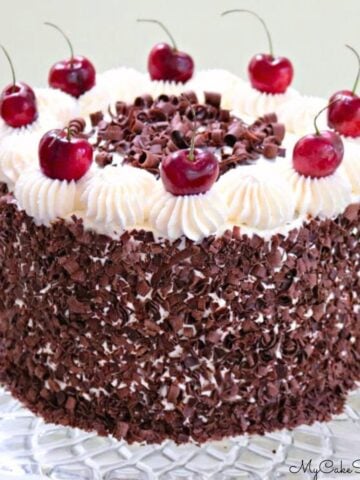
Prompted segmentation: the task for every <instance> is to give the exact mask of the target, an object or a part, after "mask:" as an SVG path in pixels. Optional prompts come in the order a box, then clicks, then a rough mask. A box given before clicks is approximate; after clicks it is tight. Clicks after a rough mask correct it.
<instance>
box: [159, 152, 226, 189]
mask: <svg viewBox="0 0 360 480" xmlns="http://www.w3.org/2000/svg"><path fill="white" fill-rule="evenodd" d="M193 153H194V155H193V158H192V157H191V150H190V149H187V150H177V151H176V152H173V153H172V154H170V155H169V156H168V157H166V158H165V160H163V162H162V164H161V179H162V181H163V183H164V186H165V189H166V190H167V191H168V192H170V193H172V194H173V195H196V194H199V193H205V192H207V191H208V190H210V188H211V187H212V185H213V184H214V183H215V181H216V179H217V177H218V176H219V162H218V160H217V158H216V157H215V155H213V154H212V153H211V152H210V151H209V150H197V149H196V150H194V152H193Z"/></svg>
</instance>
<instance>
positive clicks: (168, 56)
mask: <svg viewBox="0 0 360 480" xmlns="http://www.w3.org/2000/svg"><path fill="white" fill-rule="evenodd" d="M138 22H147V23H155V24H157V25H159V26H160V27H161V28H162V29H163V30H164V32H165V33H166V34H167V36H168V37H169V39H170V42H171V45H169V44H168V43H157V44H156V45H155V46H154V47H153V48H152V49H151V51H150V54H149V58H148V71H149V74H150V77H151V80H163V81H170V82H177V83H186V82H187V81H188V80H190V79H191V78H192V76H193V74H194V61H193V59H192V57H191V56H190V55H189V54H188V53H185V52H181V51H180V50H179V49H178V48H177V45H176V42H175V40H174V37H173V36H172V34H171V32H170V31H169V30H168V28H167V27H166V26H165V25H164V24H163V23H162V22H160V21H159V20H154V19H147V18H139V19H138Z"/></svg>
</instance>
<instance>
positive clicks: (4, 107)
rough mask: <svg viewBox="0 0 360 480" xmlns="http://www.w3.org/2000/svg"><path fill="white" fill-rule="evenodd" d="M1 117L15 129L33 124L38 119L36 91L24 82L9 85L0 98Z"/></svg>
mask: <svg viewBox="0 0 360 480" xmlns="http://www.w3.org/2000/svg"><path fill="white" fill-rule="evenodd" d="M0 115H1V118H2V119H3V120H4V122H5V123H6V124H7V125H9V126H10V127H13V128H21V127H25V126H26V125H30V124H31V123H33V122H34V121H35V120H36V119H37V118H38V110H37V106H36V97H35V93H34V90H33V89H32V88H31V87H29V85H27V84H26V83H22V82H16V83H15V84H11V85H8V86H7V87H6V88H4V90H3V91H2V93H1V96H0Z"/></svg>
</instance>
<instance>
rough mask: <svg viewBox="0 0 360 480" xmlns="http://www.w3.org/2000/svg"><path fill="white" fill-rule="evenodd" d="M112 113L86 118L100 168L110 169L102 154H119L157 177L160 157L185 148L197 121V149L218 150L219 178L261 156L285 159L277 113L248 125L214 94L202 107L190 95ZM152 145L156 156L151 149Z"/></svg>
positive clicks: (144, 99)
mask: <svg viewBox="0 0 360 480" xmlns="http://www.w3.org/2000/svg"><path fill="white" fill-rule="evenodd" d="M189 103H190V104H191V105H189ZM194 112H195V113H194ZM110 114H111V120H110V121H105V120H104V116H103V115H102V113H101V112H96V113H94V114H93V115H91V117H90V118H91V122H92V125H93V126H95V127H96V132H95V141H94V146H95V150H96V151H97V152H100V153H101V154H102V156H101V157H99V158H98V157H96V159H97V162H98V164H99V165H100V166H102V165H103V166H105V165H108V163H107V161H108V160H109V159H110V156H108V157H104V156H103V155H105V154H106V153H107V154H113V153H119V154H121V155H122V156H123V157H124V162H125V163H128V164H130V165H133V166H135V167H138V168H144V169H146V170H148V171H149V172H151V173H153V174H154V175H156V176H158V175H159V167H160V164H161V161H162V159H163V158H164V157H166V156H167V155H169V154H170V153H171V152H174V151H176V150H179V149H185V148H189V145H190V141H191V137H192V135H193V131H194V128H195V122H196V127H197V132H196V139H195V146H196V147H197V148H210V149H212V150H213V151H216V150H217V151H218V153H219V158H220V160H219V161H220V175H222V174H224V173H225V172H226V171H228V170H229V169H231V168H234V167H236V166H238V165H249V164H252V163H254V162H256V160H257V159H258V158H260V156H261V155H263V156H264V157H265V158H267V159H269V160H271V159H273V158H275V157H276V156H278V155H281V156H283V155H284V150H283V149H282V148H281V142H282V140H283V138H284V134H285V128H284V126H283V125H282V124H279V123H278V122H277V118H276V115H275V114H269V115H265V116H264V117H263V118H260V119H258V120H257V121H256V122H255V123H254V124H253V125H246V124H245V123H244V122H243V121H242V120H240V119H239V118H237V117H234V116H233V115H231V113H230V112H229V111H228V110H225V109H222V108H221V96H220V95H219V94H218V93H213V92H206V93H205V104H200V103H199V102H198V99H197V96H196V94H195V93H194V92H186V93H184V94H182V95H180V96H179V97H176V96H173V95H172V96H168V95H160V96H159V97H158V98H156V99H153V98H152V97H151V96H150V95H143V96H141V97H138V98H137V99H136V100H135V102H134V104H133V105H127V104H125V103H124V102H117V103H116V104H115V113H113V112H110ZM194 115H195V117H196V118H194ZM154 146H155V147H156V148H157V150H156V152H154V151H152V150H151V149H152V147H154ZM225 147H227V148H225ZM149 152H150V153H149ZM151 154H152V155H151ZM104 158H106V161H103V160H104Z"/></svg>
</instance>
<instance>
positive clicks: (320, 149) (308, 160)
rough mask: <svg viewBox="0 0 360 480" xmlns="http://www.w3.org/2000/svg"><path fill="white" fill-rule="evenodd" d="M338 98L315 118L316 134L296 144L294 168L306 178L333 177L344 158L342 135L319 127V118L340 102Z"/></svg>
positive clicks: (303, 138)
mask: <svg viewBox="0 0 360 480" xmlns="http://www.w3.org/2000/svg"><path fill="white" fill-rule="evenodd" d="M340 101H341V99H340V98H337V99H335V100H333V101H332V103H330V104H329V105H327V106H326V107H325V108H323V109H321V110H320V111H319V113H318V114H317V115H316V116H315V118H314V128H315V133H312V134H308V135H305V136H304V137H302V138H300V139H299V140H298V141H297V143H296V144H295V147H294V151H293V166H294V168H295V170H296V171H297V172H298V173H299V174H300V175H303V176H305V177H310V178H323V177H327V176H329V175H332V174H333V173H334V172H335V171H336V170H337V169H338V167H339V166H340V164H341V162H342V160H343V158H344V144H343V141H342V139H341V137H340V135H339V134H338V133H336V132H334V131H332V130H325V131H320V130H319V128H318V125H317V120H318V118H319V116H320V115H321V114H322V113H323V112H324V111H325V110H328V109H329V108H331V107H332V106H333V105H334V104H336V103H338V102H340Z"/></svg>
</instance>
